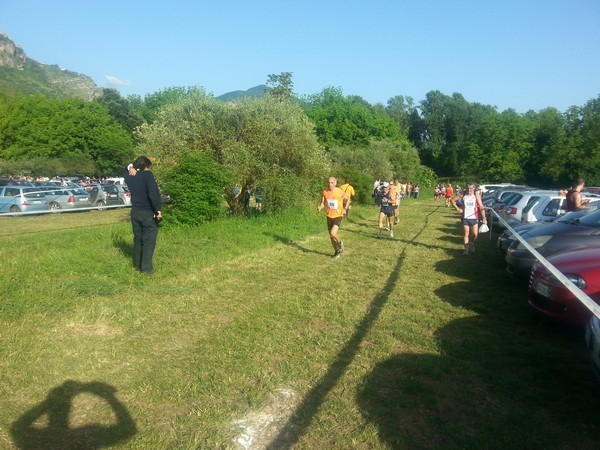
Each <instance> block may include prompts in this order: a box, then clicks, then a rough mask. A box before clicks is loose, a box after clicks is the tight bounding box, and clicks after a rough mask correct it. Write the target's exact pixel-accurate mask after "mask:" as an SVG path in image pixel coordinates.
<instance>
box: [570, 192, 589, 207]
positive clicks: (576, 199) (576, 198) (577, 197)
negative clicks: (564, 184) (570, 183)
mask: <svg viewBox="0 0 600 450" xmlns="http://www.w3.org/2000/svg"><path fill="white" fill-rule="evenodd" d="M571 200H573V204H574V206H575V210H576V211H577V210H579V209H588V208H589V206H587V205H586V203H589V201H587V202H586V201H583V200H582V198H581V193H579V192H577V191H575V192H573V193H572V194H571Z"/></svg>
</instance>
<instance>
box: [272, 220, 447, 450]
mask: <svg viewBox="0 0 600 450" xmlns="http://www.w3.org/2000/svg"><path fill="white" fill-rule="evenodd" d="M436 210H437V209H436ZM436 210H434V211H432V212H431V213H429V214H427V215H426V216H425V222H424V224H423V227H422V228H421V230H420V231H418V232H417V234H416V235H415V236H414V237H413V240H416V239H417V238H418V237H419V236H420V235H421V233H423V231H424V230H425V228H426V227H427V223H428V220H429V216H430V215H431V214H433V213H434V212H435V211H436ZM405 257H406V247H405V248H404V249H403V251H402V252H401V253H400V254H399V255H398V258H397V259H396V264H395V265H394V268H393V269H392V271H391V273H390V275H389V277H388V279H387V281H386V283H385V285H384V287H383V289H382V290H381V292H379V293H378V294H377V295H376V296H375V297H374V298H373V299H372V300H371V303H370V305H369V308H368V310H367V312H366V314H365V316H364V317H363V319H362V320H361V321H360V323H359V324H358V325H357V326H356V328H355V331H354V334H353V335H352V337H351V338H350V339H349V340H348V341H347V342H346V344H345V345H344V347H343V348H342V349H341V350H340V351H339V352H338V354H337V357H336V358H335V361H334V362H333V363H332V364H331V366H330V367H329V370H327V373H325V375H323V377H322V378H321V379H320V380H319V382H318V383H317V384H316V385H315V386H314V387H313V388H312V389H311V390H310V391H309V393H308V394H307V395H306V397H304V399H303V400H302V402H301V403H300V405H298V407H297V408H296V409H295V411H294V412H293V414H292V415H291V417H290V419H289V420H288V421H287V422H286V424H285V425H284V426H283V428H282V429H281V430H280V431H279V433H278V435H277V436H276V437H275V438H274V439H273V441H272V442H271V443H270V444H269V445H268V446H267V447H268V448H273V449H278V450H283V449H291V448H293V447H294V445H295V444H296V443H297V442H298V440H299V439H300V437H301V436H302V435H303V434H304V433H305V432H306V429H307V428H308V427H309V426H310V424H311V422H312V420H313V418H314V416H315V414H316V413H317V411H318V410H319V408H320V407H321V404H322V403H323V402H324V400H325V398H327V395H328V393H329V392H331V390H332V389H333V388H334V387H335V385H336V384H337V383H338V381H339V380H340V378H341V377H342V376H343V374H344V373H345V372H346V369H347V368H348V367H349V366H350V364H351V363H352V361H353V360H354V357H355V356H356V353H357V351H358V349H359V348H360V344H361V342H362V341H363V340H364V338H365V336H366V335H367V334H368V333H369V331H370V330H371V328H372V327H373V325H374V323H375V322H376V320H377V318H378V317H379V315H380V313H381V311H382V310H383V308H384V307H385V304H386V303H387V301H388V299H389V297H390V294H391V293H392V291H393V289H394V287H395V286H396V284H397V282H398V280H399V279H400V271H401V269H402V266H403V264H404V260H405Z"/></svg>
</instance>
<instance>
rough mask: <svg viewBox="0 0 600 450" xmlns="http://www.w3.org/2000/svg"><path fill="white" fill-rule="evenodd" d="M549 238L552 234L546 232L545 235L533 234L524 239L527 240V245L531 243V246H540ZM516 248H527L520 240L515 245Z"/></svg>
mask: <svg viewBox="0 0 600 450" xmlns="http://www.w3.org/2000/svg"><path fill="white" fill-rule="evenodd" d="M550 239H552V235H551V234H547V235H543V236H534V237H531V238H528V239H525V241H527V243H528V244H529V245H531V246H532V247H533V248H540V247H541V246H542V245H544V244H545V243H546V242H548V241H549V240H550ZM517 250H527V249H526V248H525V246H524V245H523V244H522V243H521V242H519V245H518V246H517Z"/></svg>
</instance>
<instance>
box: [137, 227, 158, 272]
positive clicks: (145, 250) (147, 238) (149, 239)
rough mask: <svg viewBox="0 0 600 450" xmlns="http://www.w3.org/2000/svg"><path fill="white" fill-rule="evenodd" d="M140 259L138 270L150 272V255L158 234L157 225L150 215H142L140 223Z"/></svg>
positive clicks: (152, 253) (151, 255) (152, 252)
mask: <svg viewBox="0 0 600 450" xmlns="http://www.w3.org/2000/svg"><path fill="white" fill-rule="evenodd" d="M142 226H143V234H142V259H141V262H140V270H141V271H142V272H145V273H152V257H153V256H154V249H155V248H156V237H157V235H158V225H157V224H156V222H155V220H154V217H153V216H152V215H147V216H146V217H144V221H143V223H142Z"/></svg>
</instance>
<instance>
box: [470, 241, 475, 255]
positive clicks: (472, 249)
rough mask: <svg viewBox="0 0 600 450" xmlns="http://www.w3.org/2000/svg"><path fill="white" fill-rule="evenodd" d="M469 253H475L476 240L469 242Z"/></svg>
mask: <svg viewBox="0 0 600 450" xmlns="http://www.w3.org/2000/svg"><path fill="white" fill-rule="evenodd" d="M469 253H475V242H471V243H469Z"/></svg>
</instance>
